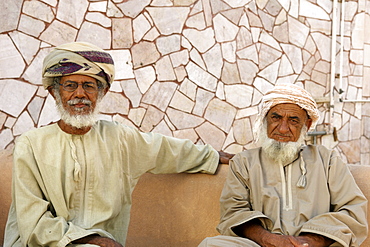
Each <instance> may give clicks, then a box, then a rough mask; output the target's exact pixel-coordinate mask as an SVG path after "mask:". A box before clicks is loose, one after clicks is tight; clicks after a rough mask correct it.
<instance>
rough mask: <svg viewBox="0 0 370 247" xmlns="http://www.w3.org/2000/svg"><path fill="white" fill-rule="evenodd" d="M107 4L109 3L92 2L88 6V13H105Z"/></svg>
mask: <svg viewBox="0 0 370 247" xmlns="http://www.w3.org/2000/svg"><path fill="white" fill-rule="evenodd" d="M108 2H109V1H99V2H92V3H90V5H89V11H92V12H94V11H97V12H102V13H105V12H106V11H107V6H108Z"/></svg>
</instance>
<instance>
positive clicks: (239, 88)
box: [225, 84, 253, 108]
mask: <svg viewBox="0 0 370 247" xmlns="http://www.w3.org/2000/svg"><path fill="white" fill-rule="evenodd" d="M225 96H226V102H228V103H230V104H232V105H233V106H235V107H237V108H245V107H248V106H250V105H251V103H252V96H253V87H251V86H248V85H244V84H243V85H242V84H236V85H225Z"/></svg>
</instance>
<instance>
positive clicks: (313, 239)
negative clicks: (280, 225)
mask: <svg viewBox="0 0 370 247" xmlns="http://www.w3.org/2000/svg"><path fill="white" fill-rule="evenodd" d="M333 242H334V241H333V240H331V239H329V238H326V237H323V236H320V235H317V234H305V235H302V236H298V237H294V236H287V235H277V234H273V233H270V234H269V236H268V237H265V238H264V241H263V244H262V246H264V247H327V246H329V245H331V244H332V243H333Z"/></svg>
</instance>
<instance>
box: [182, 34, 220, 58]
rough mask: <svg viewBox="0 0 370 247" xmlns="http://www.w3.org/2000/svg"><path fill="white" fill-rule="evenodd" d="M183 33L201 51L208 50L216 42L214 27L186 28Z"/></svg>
mask: <svg viewBox="0 0 370 247" xmlns="http://www.w3.org/2000/svg"><path fill="white" fill-rule="evenodd" d="M183 35H184V36H185V37H186V38H187V39H188V40H189V42H190V43H191V44H192V46H193V47H195V48H196V49H197V50H198V51H199V52H201V53H203V52H206V51H207V50H208V49H209V48H211V47H212V46H213V45H214V44H215V42H216V41H215V33H214V31H213V30H212V28H207V29H205V30H201V31H198V30H196V29H190V28H187V29H184V31H183Z"/></svg>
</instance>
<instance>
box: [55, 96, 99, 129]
mask: <svg viewBox="0 0 370 247" xmlns="http://www.w3.org/2000/svg"><path fill="white" fill-rule="evenodd" d="M55 96H56V97H55V102H56V106H57V109H58V112H59V114H60V118H61V119H62V120H63V121H64V122H65V123H66V124H68V125H71V126H72V127H75V128H77V129H81V128H84V127H91V126H93V125H94V124H95V123H96V121H97V120H98V118H99V109H98V105H99V102H100V100H101V97H99V98H98V101H97V103H96V107H95V109H93V110H92V111H90V112H89V113H87V114H73V115H72V114H70V113H69V112H68V111H67V110H66V109H64V107H63V104H62V99H61V97H60V95H59V93H58V92H56V93H55ZM78 102H83V103H85V104H91V101H90V100H86V99H73V100H69V101H67V103H68V104H69V105H72V104H76V103H78ZM81 110H82V109H81Z"/></svg>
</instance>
